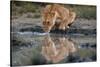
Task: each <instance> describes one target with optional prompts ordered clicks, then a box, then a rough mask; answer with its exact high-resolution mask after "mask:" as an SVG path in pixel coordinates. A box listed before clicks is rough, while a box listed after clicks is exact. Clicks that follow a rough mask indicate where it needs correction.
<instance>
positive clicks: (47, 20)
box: [42, 11, 56, 32]
mask: <svg viewBox="0 0 100 67" xmlns="http://www.w3.org/2000/svg"><path fill="white" fill-rule="evenodd" d="M55 20H56V12H53V11H52V12H47V13H44V15H43V23H42V24H43V30H44V31H45V32H50V30H51V28H52V27H53V26H54V24H55Z"/></svg>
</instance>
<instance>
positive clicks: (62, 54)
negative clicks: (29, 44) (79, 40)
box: [41, 36, 76, 63]
mask: <svg viewBox="0 0 100 67" xmlns="http://www.w3.org/2000/svg"><path fill="white" fill-rule="evenodd" d="M75 51H76V48H75V46H74V43H73V42H72V41H71V40H69V39H67V38H65V37H50V36H46V37H45V38H44V41H43V45H42V51H41V53H42V55H43V56H44V57H45V58H46V60H47V61H50V62H53V63H57V62H60V61H61V60H63V59H64V58H66V57H67V56H68V55H69V54H70V53H73V52H75Z"/></svg>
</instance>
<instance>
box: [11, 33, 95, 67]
mask: <svg viewBox="0 0 100 67" xmlns="http://www.w3.org/2000/svg"><path fill="white" fill-rule="evenodd" d="M12 35H13V36H12V39H11V40H12V44H11V46H12V47H11V51H12V60H11V61H12V63H11V64H12V65H13V66H20V65H22V66H23V65H43V64H57V63H77V62H92V61H96V36H95V35H87V36H86V35H81V34H74V35H70V34H69V35H62V34H51V33H50V34H48V33H38V32H17V33H12Z"/></svg>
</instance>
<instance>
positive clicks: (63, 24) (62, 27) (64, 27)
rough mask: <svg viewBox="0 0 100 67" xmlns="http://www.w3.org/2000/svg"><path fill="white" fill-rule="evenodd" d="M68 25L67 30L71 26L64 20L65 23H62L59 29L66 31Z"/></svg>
mask: <svg viewBox="0 0 100 67" xmlns="http://www.w3.org/2000/svg"><path fill="white" fill-rule="evenodd" d="M66 25H67V28H69V26H68V24H67V20H64V21H63V22H61V23H60V25H59V29H61V30H65V29H66Z"/></svg>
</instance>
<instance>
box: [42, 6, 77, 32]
mask: <svg viewBox="0 0 100 67" xmlns="http://www.w3.org/2000/svg"><path fill="white" fill-rule="evenodd" d="M75 17H76V13H75V12H74V11H71V10H70V9H68V8H65V7H64V6H62V5H58V4H52V5H47V6H46V7H45V8H44V10H43V12H42V20H43V23H42V24H43V30H44V31H45V32H50V30H51V29H52V28H55V27H57V28H58V29H62V30H65V29H67V28H69V26H70V25H71V24H72V23H73V21H74V20H75ZM57 19H60V20H61V22H59V23H56V20H57Z"/></svg>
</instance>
